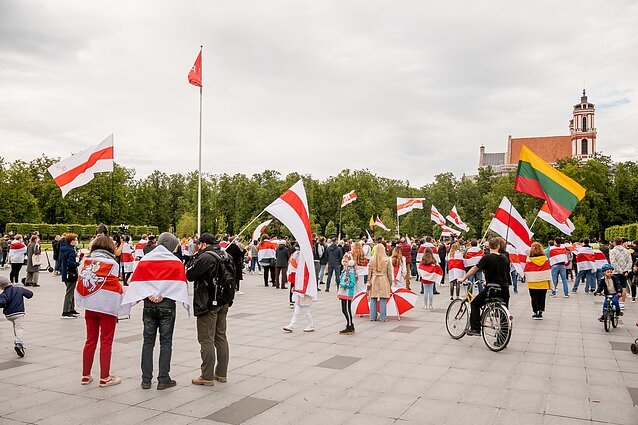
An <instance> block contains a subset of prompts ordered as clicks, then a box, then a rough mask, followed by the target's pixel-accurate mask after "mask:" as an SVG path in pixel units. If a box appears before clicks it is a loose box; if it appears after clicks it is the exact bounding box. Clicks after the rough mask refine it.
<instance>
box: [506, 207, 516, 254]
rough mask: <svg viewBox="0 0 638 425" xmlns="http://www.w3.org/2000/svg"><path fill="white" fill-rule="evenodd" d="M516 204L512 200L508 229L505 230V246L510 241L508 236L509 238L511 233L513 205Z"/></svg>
mask: <svg viewBox="0 0 638 425" xmlns="http://www.w3.org/2000/svg"><path fill="white" fill-rule="evenodd" d="M513 206H514V204H513V203H512V201H510V212H509V214H508V215H507V230H506V231H505V247H507V244H508V243H509V242H508V240H507V238H509V235H510V221H511V219H512V207H513Z"/></svg>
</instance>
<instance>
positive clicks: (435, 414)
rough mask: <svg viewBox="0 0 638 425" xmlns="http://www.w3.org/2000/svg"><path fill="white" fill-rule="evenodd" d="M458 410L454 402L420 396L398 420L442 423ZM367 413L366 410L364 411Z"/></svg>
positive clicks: (436, 424) (401, 421)
mask: <svg viewBox="0 0 638 425" xmlns="http://www.w3.org/2000/svg"><path fill="white" fill-rule="evenodd" d="M457 410H458V405H457V403H455V402H451V401H443V400H432V399H428V398H426V397H424V398H420V399H418V400H417V401H416V403H414V404H413V405H411V406H409V408H408V409H407V410H406V411H405V412H403V413H402V414H401V417H400V421H399V422H398V423H401V424H402V423H403V421H404V420H406V421H411V422H414V423H420V424H435V425H439V424H444V423H447V420H448V419H449V418H450V417H451V416H452V415H454V413H455V411H457ZM366 413H368V412H366Z"/></svg>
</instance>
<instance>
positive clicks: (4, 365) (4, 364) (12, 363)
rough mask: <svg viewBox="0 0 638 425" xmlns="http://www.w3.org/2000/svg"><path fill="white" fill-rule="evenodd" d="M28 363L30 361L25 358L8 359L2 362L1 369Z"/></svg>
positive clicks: (0, 363)
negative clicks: (24, 359)
mask: <svg viewBox="0 0 638 425" xmlns="http://www.w3.org/2000/svg"><path fill="white" fill-rule="evenodd" d="M28 364H29V362H27V361H23V360H6V361H3V362H0V371H5V370H8V369H14V368H17V367H21V366H26V365H28Z"/></svg>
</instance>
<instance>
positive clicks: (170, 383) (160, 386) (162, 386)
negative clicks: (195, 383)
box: [157, 379, 177, 391]
mask: <svg viewBox="0 0 638 425" xmlns="http://www.w3.org/2000/svg"><path fill="white" fill-rule="evenodd" d="M175 385H177V381H175V380H174V379H169V380H168V381H162V382H158V383H157V389H158V390H160V391H161V390H165V389H166V388H171V387H174V386H175Z"/></svg>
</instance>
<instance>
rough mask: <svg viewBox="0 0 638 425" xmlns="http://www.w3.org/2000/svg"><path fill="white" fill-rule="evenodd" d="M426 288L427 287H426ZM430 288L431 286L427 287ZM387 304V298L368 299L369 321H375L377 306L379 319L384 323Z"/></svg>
mask: <svg viewBox="0 0 638 425" xmlns="http://www.w3.org/2000/svg"><path fill="white" fill-rule="evenodd" d="M426 286H428V285H426ZM429 286H432V285H429ZM387 302H388V299H387V298H370V320H371V321H375V320H377V306H378V307H379V319H380V320H381V321H382V322H385V320H386V317H385V308H386V304H387Z"/></svg>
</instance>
